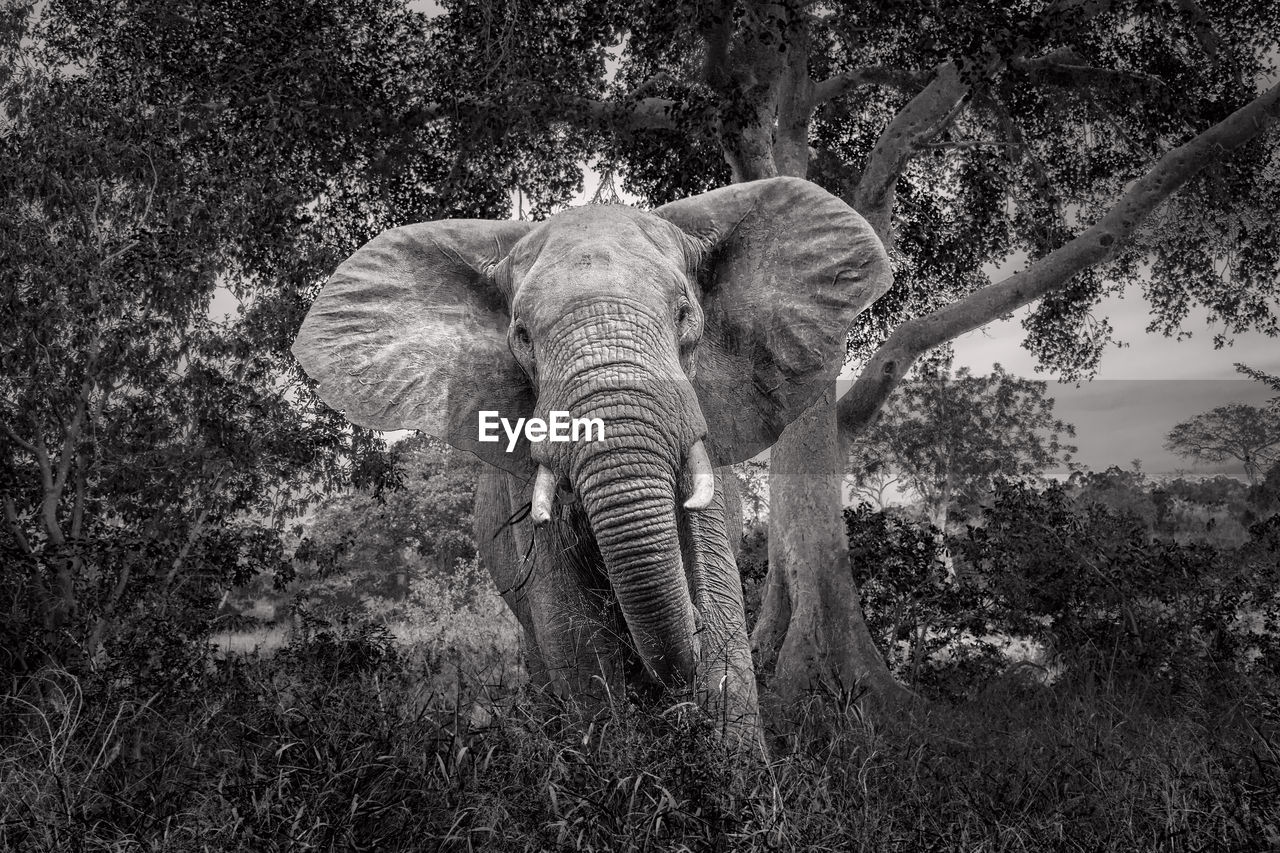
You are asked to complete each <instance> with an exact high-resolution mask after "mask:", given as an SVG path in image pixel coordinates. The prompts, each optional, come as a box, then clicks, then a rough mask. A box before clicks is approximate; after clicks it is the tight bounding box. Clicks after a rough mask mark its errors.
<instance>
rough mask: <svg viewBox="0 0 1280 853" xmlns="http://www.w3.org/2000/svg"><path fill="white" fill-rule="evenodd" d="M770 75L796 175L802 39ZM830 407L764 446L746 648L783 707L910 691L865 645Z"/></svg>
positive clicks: (803, 137) (897, 696) (799, 170)
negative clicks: (765, 474) (839, 695)
mask: <svg viewBox="0 0 1280 853" xmlns="http://www.w3.org/2000/svg"><path fill="white" fill-rule="evenodd" d="M777 71H778V77H777V89H776V91H777V96H776V98H777V100H776V104H775V106H774V114H775V115H776V122H774V128H773V133H772V136H773V145H772V151H771V159H772V161H773V164H774V165H773V172H774V173H775V174H779V175H786V176H791V177H798V178H803V177H806V176H807V173H808V168H809V164H808V161H809V121H810V118H811V116H812V114H813V83H812V81H811V80H810V78H809V68H808V45H807V44H806V43H805V41H804V40H803V39H796V40H795V41H792V42H791V43H790V44H789V45H788V51H787V55H786V61H785V63H784V64H783V66H782V67H781V68H779V69H777ZM726 153H727V155H728V159H729V160H730V163H734V165H735V169H734V176H735V179H736V180H750V179H754V178H760V177H767V176H769V175H768V174H767V171H766V172H765V173H752V171H751V169H749V168H743V166H745V165H747V164H746V163H745V162H744V159H745V158H742V157H741V156H740V155H739V156H738V157H736V158H735V157H734V156H733V155H734V154H737V153H738V152H736V151H733V150H732V149H728V148H727V151H726ZM735 160H736V161H737V162H736V163H735ZM835 403H836V395H835V388H834V386H833V387H832V388H830V389H828V390H827V391H826V393H824V394H823V396H822V397H821V398H820V399H819V400H818V401H817V402H816V403H815V404H814V405H813V406H812V407H811V408H810V409H809V411H808V412H806V413H805V414H804V415H802V416H801V417H800V418H799V419H798V420H796V421H795V422H794V423H793V424H791V426H789V427H788V428H787V429H786V431H784V432H783V434H782V437H781V438H780V439H779V440H778V443H777V444H775V445H774V446H773V448H772V450H771V451H770V463H769V505H770V510H769V573H768V576H767V577H766V579H765V589H764V594H763V598H762V601H761V606H760V615H759V618H758V619H757V621H756V625H755V628H754V630H753V632H752V637H751V647H752V650H753V651H754V652H755V656H756V666H757V668H758V671H759V672H760V673H761V674H768V673H772V678H771V679H770V678H768V676H767V675H766V678H765V681H766V685H767V686H768V687H769V688H771V689H772V692H773V693H774V694H775V695H776V697H777V698H778V699H781V700H782V701H783V702H785V703H793V702H795V701H796V700H798V699H800V698H801V697H802V696H803V695H804V693H805V692H806V691H808V690H810V689H825V690H829V691H836V692H838V691H854V690H857V689H860V688H863V687H865V688H866V689H868V690H869V691H870V692H871V693H872V694H873V695H874V696H875V697H876V698H877V699H879V700H881V701H884V702H887V703H889V704H897V703H899V702H901V701H902V700H904V699H907V698H909V697H910V696H911V695H912V694H910V692H909V691H907V690H906V689H905V688H903V687H902V686H901V685H899V684H898V683H897V681H895V680H894V678H893V676H892V675H891V674H890V673H889V669H888V667H887V666H886V664H885V662H884V658H883V657H881V655H880V653H879V651H878V650H877V649H876V647H875V644H874V643H873V642H872V641H871V634H870V632H869V631H868V630H867V625H866V621H865V619H864V618H863V615H862V602H861V599H860V597H859V595H858V589H857V586H856V585H855V584H854V582H853V573H852V568H851V566H850V563H849V543H848V535H847V533H846V531H845V524H844V512H843V505H844V502H843V500H842V498H843V495H842V490H841V487H842V484H843V482H844V464H843V460H844V459H845V455H844V454H843V453H842V452H841V447H840V444H839V439H838V435H837V431H836V416H835ZM767 701H768V700H767V699H766V700H765V702H766V703H767Z"/></svg>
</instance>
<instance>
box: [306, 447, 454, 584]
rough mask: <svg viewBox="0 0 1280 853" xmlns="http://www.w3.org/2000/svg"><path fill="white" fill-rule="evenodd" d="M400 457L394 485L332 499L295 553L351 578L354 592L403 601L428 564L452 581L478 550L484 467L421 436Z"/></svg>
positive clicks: (398, 451)
mask: <svg viewBox="0 0 1280 853" xmlns="http://www.w3.org/2000/svg"><path fill="white" fill-rule="evenodd" d="M393 453H394V456H395V466H396V470H397V472H398V474H399V476H398V478H397V482H396V484H395V485H394V487H391V488H384V489H381V490H379V491H376V492H375V491H374V490H373V489H370V488H364V489H353V490H351V491H349V492H345V493H342V494H337V495H332V496H330V497H328V498H326V499H325V500H324V501H323V502H322V503H321V504H320V505H319V506H318V507H317V508H316V510H315V513H314V515H313V516H312V517H311V518H310V519H309V521H308V522H307V524H306V539H305V540H304V546H303V547H300V548H299V549H298V551H297V553H296V556H297V557H298V558H299V559H300V560H302V561H303V562H305V563H307V564H310V565H311V566H313V567H314V570H315V572H314V573H315V575H317V576H329V575H333V574H339V573H341V574H344V575H347V576H348V577H347V578H346V582H347V585H348V586H349V587H351V588H353V589H358V590H360V591H363V592H364V593H366V594H373V595H377V596H379V597H383V598H399V597H403V595H404V593H405V592H406V591H407V589H408V586H409V584H411V583H412V582H413V580H415V577H416V575H417V574H418V573H419V571H420V570H421V568H423V567H426V568H429V569H430V570H431V571H432V573H434V574H437V575H440V576H442V577H448V576H449V575H450V574H451V573H452V572H453V569H454V568H455V564H456V562H457V561H458V560H459V559H471V558H472V557H474V556H475V553H476V543H475V542H474V541H473V540H472V533H471V522H472V511H473V506H474V501H475V483H476V477H477V474H478V468H479V465H480V462H479V461H478V460H477V459H476V458H475V457H473V456H471V454H469V453H463V452H462V451H459V450H454V449H452V448H450V447H449V446H448V445H445V444H443V443H442V442H440V441H437V440H436V439H433V438H430V437H429V436H422V435H415V436H412V437H410V438H406V439H404V440H402V441H401V442H399V443H398V444H397V445H396V446H395V449H394V451H393ZM425 561H429V562H425Z"/></svg>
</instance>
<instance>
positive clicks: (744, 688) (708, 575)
mask: <svg viewBox="0 0 1280 853" xmlns="http://www.w3.org/2000/svg"><path fill="white" fill-rule="evenodd" d="M732 479H733V475H732V474H731V473H729V472H726V471H725V470H724V469H719V470H717V471H716V493H715V497H714V498H713V500H712V502H711V504H710V505H709V506H708V507H707V508H706V509H703V510H700V511H697V512H686V513H684V514H683V516H682V525H681V534H682V535H681V540H682V542H681V547H682V550H683V552H684V555H685V567H686V572H687V574H688V576H689V586H690V589H691V590H692V592H693V601H694V607H695V608H696V610H697V613H698V619H699V625H698V647H699V655H698V661H699V662H698V690H699V699H700V700H701V704H702V706H703V707H704V708H706V709H707V710H708V712H710V713H711V714H712V715H713V716H714V718H715V719H716V720H717V722H718V724H719V725H720V727H721V729H722V731H723V732H724V734H725V736H726V739H728V740H729V741H730V742H731V743H736V745H737V746H738V747H739V748H741V749H744V750H747V751H751V750H763V748H764V741H763V733H762V731H761V728H760V715H759V708H758V697H757V695H756V678H755V668H754V666H753V664H752V659H751V645H750V642H749V640H748V638H747V623H746V615H745V612H744V609H743V604H742V581H741V579H740V577H739V575H738V564H737V561H736V560H735V559H734V549H733V548H732V543H733V539H735V538H737V537H736V533H737V531H738V529H739V527H740V526H741V521H740V520H738V521H735V522H734V526H733V528H732V529H733V533H734V534H735V536H733V537H731V536H730V534H729V528H728V526H727V520H728V519H729V517H730V516H731V515H734V514H735V513H733V512H732V511H733V510H734V509H735V508H737V509H738V513H740V512H741V510H740V504H739V503H738V501H737V500H736V499H735V498H736V488H735V486H736V484H735V483H731V482H729V481H731V480H732ZM738 517H739V518H740V515H739V516H738Z"/></svg>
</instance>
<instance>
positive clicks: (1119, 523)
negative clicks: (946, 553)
mask: <svg viewBox="0 0 1280 853" xmlns="http://www.w3.org/2000/svg"><path fill="white" fill-rule="evenodd" d="M1278 526H1280V525H1278V524H1277V522H1276V521H1275V520H1274V519H1273V520H1272V521H1270V522H1261V523H1258V524H1255V525H1254V526H1253V528H1251V530H1250V541H1249V542H1248V544H1246V545H1245V546H1243V547H1241V548H1238V549H1234V550H1231V551H1224V550H1218V549H1215V548H1212V547H1209V546H1205V545H1201V544H1195V543H1193V544H1189V545H1180V544H1178V543H1177V542H1173V541H1168V540H1164V539H1153V538H1152V537H1151V536H1150V535H1149V533H1148V529H1147V526H1146V524H1145V523H1144V522H1143V520H1142V519H1140V518H1138V517H1137V516H1135V515H1133V514H1131V513H1128V512H1124V511H1119V512H1117V511H1114V510H1111V509H1109V508H1107V507H1106V506H1105V505H1103V504H1100V503H1088V504H1085V505H1080V504H1078V503H1076V502H1075V501H1073V500H1072V499H1071V497H1070V495H1069V493H1068V491H1067V490H1066V489H1065V488H1063V487H1062V486H1060V485H1059V484H1056V483H1055V484H1050V485H1049V487H1048V488H1046V489H1044V490H1043V491H1035V490H1033V489H1031V488H1030V487H1028V486H1027V485H1025V484H1021V483H1001V484H1000V485H999V487H998V488H997V491H996V494H995V497H994V499H993V501H992V503H991V505H990V506H989V507H984V512H983V519H982V525H981V526H980V527H970V528H969V531H968V535H967V537H966V538H965V539H964V540H963V541H961V542H959V543H956V545H955V546H954V547H956V548H957V554H958V555H961V556H963V558H964V560H965V561H966V562H967V563H968V564H969V566H970V567H971V572H972V575H973V576H974V578H975V582H976V583H978V584H979V585H980V588H981V589H982V591H983V592H984V594H985V595H987V596H989V597H991V599H992V602H993V606H992V612H993V613H994V614H996V616H997V618H998V619H999V622H998V623H997V624H998V626H999V629H1000V630H1002V631H1005V632H1008V633H1010V634H1016V635H1022V636H1029V637H1034V638H1037V639H1040V640H1042V641H1044V642H1045V643H1047V644H1048V646H1049V647H1050V649H1051V650H1052V651H1053V653H1054V654H1055V656H1056V658H1057V659H1058V660H1059V661H1060V662H1061V663H1063V664H1065V665H1066V666H1068V667H1070V668H1074V669H1076V670H1077V671H1093V672H1099V673H1103V674H1105V675H1107V676H1108V677H1133V676H1134V675H1135V674H1141V675H1142V676H1143V677H1158V678H1163V679H1168V680H1169V681H1170V682H1172V683H1174V684H1185V683H1186V682H1187V681H1188V680H1195V679H1196V678H1199V677H1206V675H1207V674H1209V673H1214V674H1219V675H1220V676H1221V677H1229V675H1228V674H1229V673H1234V672H1240V671H1243V670H1246V669H1248V668H1249V667H1250V666H1253V665H1254V662H1255V660H1256V661H1257V663H1258V665H1259V666H1264V667H1274V666H1275V664H1276V662H1278V661H1280V656H1278V655H1277V653H1278V652H1280V648H1278V647H1277V645H1276V635H1275V633H1274V627H1275V626H1277V625H1280V598H1277V596H1276V594H1275V590H1276V589H1277V587H1278V584H1280V575H1278V574H1277V573H1278V572H1280V560H1277V559H1276V558H1277V555H1280V545H1278V543H1277V542H1276V529H1277V527H1278Z"/></svg>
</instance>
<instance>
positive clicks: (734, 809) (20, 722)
mask: <svg viewBox="0 0 1280 853" xmlns="http://www.w3.org/2000/svg"><path fill="white" fill-rule="evenodd" d="M447 657H448V656H447V655H442V654H440V653H439V652H438V650H436V651H432V652H431V653H429V654H428V653H423V651H422V650H421V649H419V650H416V651H415V650H413V649H407V648H405V647H403V646H400V645H397V644H396V643H394V642H392V641H391V640H390V638H389V637H388V636H386V635H385V634H381V635H380V634H377V633H376V632H375V633H373V634H364V635H361V636H358V637H355V638H351V637H347V638H342V637H339V638H336V639H335V638H332V637H331V638H329V640H328V641H326V642H321V643H318V644H317V643H316V642H314V638H313V641H312V642H309V643H305V644H304V643H297V642H295V643H294V644H292V645H291V646H290V647H289V648H287V649H286V650H284V651H282V652H281V653H280V654H278V655H276V656H275V657H272V658H267V657H262V656H257V655H245V656H232V657H229V658H227V659H225V660H222V661H221V662H219V663H218V664H217V665H216V666H214V667H213V668H211V669H209V670H208V671H207V672H205V674H204V675H203V676H202V678H201V679H200V680H199V682H198V684H197V686H196V687H194V688H192V689H189V690H187V691H186V692H183V693H170V694H165V695H153V696H137V695H132V694H131V693H130V692H129V691H128V689H127V688H125V687H123V686H120V685H115V686H112V685H109V684H93V683H89V682H80V681H77V680H76V679H74V678H72V677H70V676H68V675H67V674H65V673H59V672H48V673H45V674H44V675H43V676H42V677H41V678H40V679H38V680H36V681H34V682H31V683H30V684H28V685H27V686H26V688H25V689H24V690H23V691H22V692H20V693H14V694H10V695H9V696H7V697H5V698H4V699H3V700H0V703H2V704H3V708H2V711H3V717H2V720H3V722H2V723H0V848H3V849H6V850H48V851H63V850H68V851H125V850H129V851H132V850H166V851H186V850H191V851H196V850H246V851H248V850H252V851H270V850H386V851H397V850H560V849H566V850H601V851H603V850H609V851H612V850H623V851H626V850H726V851H728V850H796V851H801V850H903V851H921V850H966V851H1044V850H1079V851H1111V850H1114V851H1134V850H1160V851H1166V850H1167V851H1175V850H1267V849H1276V846H1277V845H1280V755H1278V754H1277V753H1278V751H1280V739H1278V738H1277V729H1278V728H1280V711H1278V709H1277V703H1276V697H1275V693H1274V692H1271V691H1270V688H1268V689H1263V686H1262V685H1258V684H1249V683H1245V682H1240V681H1224V682H1223V683H1221V684H1214V685H1208V684H1198V683H1197V684H1192V685H1189V686H1184V687H1183V689H1181V690H1180V691H1177V692H1174V691H1172V690H1171V689H1170V688H1168V687H1167V686H1161V685H1158V684H1156V683H1155V682H1149V683H1148V682H1135V681H1129V682H1125V683H1123V684H1122V683H1118V682H1107V681H1104V680H1090V679H1083V680H1074V681H1071V682H1070V683H1063V682H1059V683H1057V684H1054V685H1039V684H1030V683H1026V682H1022V681H1018V680H1016V679H1006V680H1003V681H999V682H997V683H996V684H995V685H994V686H992V687H991V688H989V689H988V690H987V691H985V692H984V693H982V694H981V695H979V696H978V697H977V698H975V699H972V700H970V701H967V702H965V703H963V704H958V705H946V704H938V705H934V706H931V707H929V708H927V709H921V710H920V711H919V712H918V713H916V714H902V715H897V716H893V717H884V718H882V717H881V716H880V715H867V714H864V713H863V712H862V710H861V706H860V704H859V703H857V702H855V701H853V700H854V699H855V698H856V696H851V695H843V696H821V695H814V696H811V697H809V698H808V699H807V700H806V701H804V702H802V703H800V704H798V705H796V706H793V707H791V708H789V709H787V710H786V711H785V712H783V714H782V717H783V719H779V720H777V721H776V723H775V726H774V729H773V731H772V733H771V738H770V740H771V747H772V749H773V755H774V758H773V759H772V760H771V761H770V762H768V763H767V764H766V763H764V762H756V763H752V762H750V761H743V760H740V759H733V758H731V757H730V756H728V755H726V754H725V753H724V752H723V750H722V749H721V747H720V745H719V743H718V741H717V739H716V736H715V733H714V731H713V730H712V728H711V727H710V726H709V725H708V723H707V722H706V721H705V720H703V719H701V717H700V716H699V715H698V714H697V712H696V711H692V710H690V709H689V708H688V707H686V706H681V705H676V706H673V707H671V708H666V709H663V708H658V709H646V710H644V711H641V710H638V709H637V708H635V707H634V706H633V705H631V704H629V703H627V702H622V701H619V702H618V703H617V704H616V705H615V706H614V707H612V708H611V709H609V710H608V711H607V712H606V713H604V714H603V715H601V716H600V717H598V718H597V719H595V720H593V721H585V720H579V719H576V718H574V717H571V716H570V715H568V714H566V713H563V712H556V711H555V710H554V709H551V708H549V707H548V706H547V705H546V704H545V703H542V702H535V701H533V700H532V699H531V697H529V696H526V695H524V694H522V693H521V692H520V691H519V690H516V689H514V688H512V687H511V686H510V685H509V684H508V683H507V682H509V681H510V679H508V678H507V677H506V674H505V673H504V672H502V671H501V670H502V667H503V666H504V664H502V663H501V662H499V663H498V664H496V665H486V666H482V667H474V668H471V669H467V667H466V665H464V664H462V663H460V661H458V660H455V661H453V662H452V663H451V664H448V665H451V666H453V667H454V668H455V671H456V672H459V673H460V675H461V677H460V678H456V679H454V680H453V681H452V682H451V684H452V687H451V690H448V691H446V690H440V689H437V688H433V687H431V685H433V684H438V683H439V679H438V678H437V676H438V675H439V673H438V672H432V671H430V669H429V668H430V667H432V666H443V665H446V664H442V663H441V661H442V660H444V659H446V658H447ZM476 708H481V709H483V711H484V713H482V714H477V713H475V709H476ZM479 720H483V723H481V722H478V721H479Z"/></svg>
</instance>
